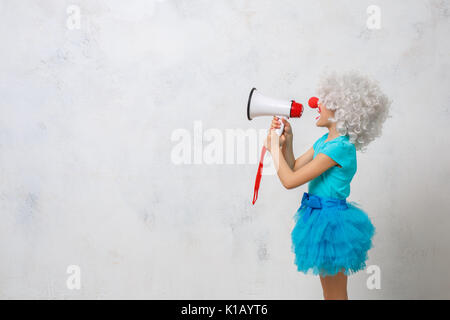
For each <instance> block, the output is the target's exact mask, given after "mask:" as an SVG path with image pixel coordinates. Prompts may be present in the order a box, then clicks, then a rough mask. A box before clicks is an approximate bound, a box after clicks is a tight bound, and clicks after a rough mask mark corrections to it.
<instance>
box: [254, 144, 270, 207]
mask: <svg viewBox="0 0 450 320" xmlns="http://www.w3.org/2000/svg"><path fill="white" fill-rule="evenodd" d="M266 150H267V149H266V147H265V146H263V147H262V150H261V159H260V160H259V166H258V172H257V173H256V179H255V188H254V189H253V202H252V204H255V202H256V199H258V190H259V183H260V182H261V176H262V169H263V161H264V155H265V154H266Z"/></svg>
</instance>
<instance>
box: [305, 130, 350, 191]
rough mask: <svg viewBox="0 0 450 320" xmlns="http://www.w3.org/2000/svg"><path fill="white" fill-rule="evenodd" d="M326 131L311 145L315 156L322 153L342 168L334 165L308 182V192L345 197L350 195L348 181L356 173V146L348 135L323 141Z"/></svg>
mask: <svg viewBox="0 0 450 320" xmlns="http://www.w3.org/2000/svg"><path fill="white" fill-rule="evenodd" d="M327 138H328V133H325V134H324V135H323V136H322V137H320V138H319V139H318V140H317V141H316V142H315V143H314V145H313V149H314V156H313V158H315V157H316V156H317V155H318V154H319V153H324V154H326V155H327V156H329V157H330V158H331V159H333V160H334V161H336V162H337V163H338V164H339V165H340V166H342V168H340V167H338V166H334V167H332V168H330V169H328V170H327V171H325V172H324V173H322V174H321V175H320V176H318V177H316V178H315V179H313V180H311V181H310V182H309V183H308V192H309V193H311V194H314V195H317V196H320V197H328V198H336V199H346V198H347V197H348V196H349V195H350V182H351V181H352V179H353V176H354V175H355V173H356V168H357V166H356V148H355V145H354V144H353V143H351V142H350V140H349V137H348V135H345V136H339V137H337V138H335V139H332V140H330V141H327V142H324V141H325V140H326V139H327Z"/></svg>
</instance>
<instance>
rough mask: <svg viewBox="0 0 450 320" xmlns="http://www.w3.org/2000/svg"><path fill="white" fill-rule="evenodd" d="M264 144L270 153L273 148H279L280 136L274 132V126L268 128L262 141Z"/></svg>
mask: <svg viewBox="0 0 450 320" xmlns="http://www.w3.org/2000/svg"><path fill="white" fill-rule="evenodd" d="M264 146H265V147H266V149H267V150H268V151H269V152H271V153H272V150H273V148H276V147H278V148H280V147H281V145H280V136H278V134H277V133H276V132H275V129H274V128H270V130H269V133H268V134H267V138H266V140H265V141H264Z"/></svg>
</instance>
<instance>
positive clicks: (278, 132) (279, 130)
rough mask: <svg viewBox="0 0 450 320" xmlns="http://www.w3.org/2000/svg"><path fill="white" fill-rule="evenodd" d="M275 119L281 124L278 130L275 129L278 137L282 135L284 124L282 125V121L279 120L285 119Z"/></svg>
mask: <svg viewBox="0 0 450 320" xmlns="http://www.w3.org/2000/svg"><path fill="white" fill-rule="evenodd" d="M277 117H278V119H279V120H280V122H281V127H280V128H278V129H276V130H275V132H276V133H277V134H278V135H279V136H281V135H282V134H283V130H284V123H283V121H282V120H281V118H283V119H286V117H283V116H277Z"/></svg>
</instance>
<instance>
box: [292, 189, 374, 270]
mask: <svg viewBox="0 0 450 320" xmlns="http://www.w3.org/2000/svg"><path fill="white" fill-rule="evenodd" d="M357 206H358V205H357V204H356V203H355V202H347V201H346V200H341V199H334V198H325V197H319V196H316V195H312V194H309V193H307V192H305V193H304V194H303V198H302V203H301V206H300V208H299V209H298V210H297V212H296V213H295V215H294V221H295V227H294V229H293V230H292V233H291V238H292V252H294V253H295V264H296V265H297V269H298V271H301V272H304V273H306V274H308V273H310V274H311V273H312V274H315V275H321V276H327V275H335V274H337V273H338V272H340V271H342V272H344V273H345V274H346V275H350V274H352V273H355V272H357V271H359V270H363V269H364V268H365V267H366V260H367V258H368V256H367V252H368V251H369V249H370V248H372V247H373V245H372V237H373V235H374V233H375V227H374V226H373V224H372V222H371V221H370V218H369V217H368V216H367V213H365V212H364V211H363V210H361V209H360V208H359V207H357Z"/></svg>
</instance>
